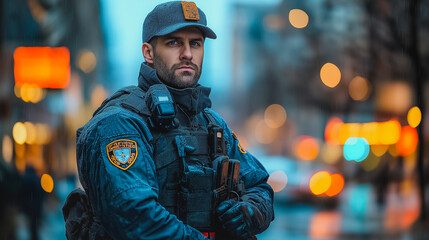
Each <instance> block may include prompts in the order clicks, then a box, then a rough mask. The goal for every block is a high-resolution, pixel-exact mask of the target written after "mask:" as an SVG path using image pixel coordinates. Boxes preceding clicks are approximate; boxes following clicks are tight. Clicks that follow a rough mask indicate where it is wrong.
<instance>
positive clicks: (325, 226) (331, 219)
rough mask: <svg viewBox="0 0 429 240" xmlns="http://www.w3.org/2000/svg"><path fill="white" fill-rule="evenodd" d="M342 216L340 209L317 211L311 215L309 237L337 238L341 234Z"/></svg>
mask: <svg viewBox="0 0 429 240" xmlns="http://www.w3.org/2000/svg"><path fill="white" fill-rule="evenodd" d="M342 218H343V216H342V214H341V213H340V212H338V211H317V212H316V213H315V214H314V215H313V216H312V217H311V221H310V226H309V229H308V232H309V233H308V234H309V236H310V238H309V239H314V240H315V239H336V238H337V236H339V235H340V234H341V228H342V223H343V219H342Z"/></svg>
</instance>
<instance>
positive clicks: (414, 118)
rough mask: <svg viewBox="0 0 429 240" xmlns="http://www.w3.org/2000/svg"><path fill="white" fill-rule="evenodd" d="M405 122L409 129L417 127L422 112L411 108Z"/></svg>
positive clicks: (416, 108)
mask: <svg viewBox="0 0 429 240" xmlns="http://www.w3.org/2000/svg"><path fill="white" fill-rule="evenodd" d="M407 121H408V124H409V125H410V126H411V127H413V128H415V127H417V126H418V125H419V124H420V122H421V121H422V112H421V111H420V108H418V107H412V108H411V109H410V110H409V111H408V114H407Z"/></svg>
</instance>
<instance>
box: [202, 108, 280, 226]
mask: <svg viewBox="0 0 429 240" xmlns="http://www.w3.org/2000/svg"><path fill="white" fill-rule="evenodd" d="M210 111H211V113H212V115H213V117H214V118H215V119H216V120H217V122H218V123H219V124H220V125H221V127H222V128H223V129H224V131H225V138H226V141H227V148H228V156H229V158H231V159H237V160H239V161H240V179H241V180H243V182H244V185H245V187H246V192H245V194H244V195H243V196H242V200H243V201H246V202H249V203H250V204H252V205H253V206H255V207H256V209H258V210H259V211H260V213H261V214H262V216H263V217H264V219H263V221H262V222H261V223H260V224H259V226H258V229H254V232H255V233H256V234H259V233H261V232H263V231H264V230H266V229H267V228H268V226H269V225H270V223H271V221H273V220H274V209H273V196H274V192H273V189H272V188H271V186H270V185H268V183H267V180H268V177H269V174H268V172H267V171H266V170H265V168H264V167H263V166H262V164H261V163H260V162H259V161H258V159H256V158H255V157H254V156H253V155H252V154H250V153H249V152H248V151H247V150H246V149H244V148H243V147H242V146H241V145H240V144H239V140H238V138H237V136H236V135H235V134H234V132H233V131H232V130H231V129H230V128H229V127H228V125H227V124H226V123H225V121H224V120H223V119H222V118H221V117H220V116H219V115H218V114H217V113H215V112H214V111H212V110H210Z"/></svg>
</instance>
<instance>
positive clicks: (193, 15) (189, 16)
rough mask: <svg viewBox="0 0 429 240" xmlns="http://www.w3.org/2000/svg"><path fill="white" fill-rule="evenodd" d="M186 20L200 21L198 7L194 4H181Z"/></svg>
mask: <svg viewBox="0 0 429 240" xmlns="http://www.w3.org/2000/svg"><path fill="white" fill-rule="evenodd" d="M181 3H182V9H183V15H184V16H185V19H186V20H200V14H199V13H198V8H197V5H196V4H195V3H194V2H181Z"/></svg>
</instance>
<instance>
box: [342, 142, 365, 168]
mask: <svg viewBox="0 0 429 240" xmlns="http://www.w3.org/2000/svg"><path fill="white" fill-rule="evenodd" d="M368 154H369V144H368V141H367V140H366V139H365V138H356V137H351V138H349V139H347V141H346V143H345V144H344V158H345V159H346V160H347V161H356V162H361V161H363V160H364V159H365V158H366V157H367V156H368Z"/></svg>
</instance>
